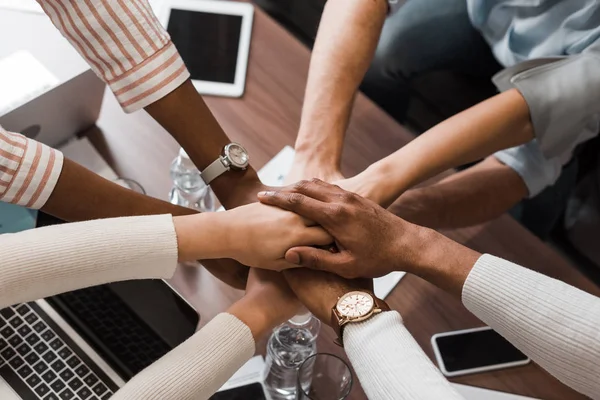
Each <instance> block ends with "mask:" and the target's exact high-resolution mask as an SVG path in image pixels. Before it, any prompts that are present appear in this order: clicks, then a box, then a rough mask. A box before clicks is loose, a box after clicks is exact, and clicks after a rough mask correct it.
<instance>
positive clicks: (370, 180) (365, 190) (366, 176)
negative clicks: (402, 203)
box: [332, 169, 391, 207]
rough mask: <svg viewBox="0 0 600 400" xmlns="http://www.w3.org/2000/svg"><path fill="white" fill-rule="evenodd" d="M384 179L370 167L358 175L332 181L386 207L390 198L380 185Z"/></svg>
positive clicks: (382, 185)
mask: <svg viewBox="0 0 600 400" xmlns="http://www.w3.org/2000/svg"><path fill="white" fill-rule="evenodd" d="M384 182H385V180H384V179H383V178H382V177H381V176H379V175H376V174H374V173H373V172H372V171H371V170H370V169H366V170H365V171H363V172H361V173H360V174H358V175H355V176H353V177H351V178H348V179H343V180H340V181H334V182H332V183H335V184H336V185H338V186H339V187H341V188H342V189H344V190H347V191H348V192H352V193H356V194H357V195H359V196H361V197H364V198H366V199H369V200H371V201H373V202H375V203H377V204H379V205H380V206H382V207H388V206H389V205H390V204H391V200H390V199H389V198H388V197H386V195H385V194H384V190H382V187H384V186H385V184H382V183H384Z"/></svg>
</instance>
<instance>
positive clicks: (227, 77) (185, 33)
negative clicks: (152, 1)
mask: <svg viewBox="0 0 600 400" xmlns="http://www.w3.org/2000/svg"><path fill="white" fill-rule="evenodd" d="M167 31H168V32H169V34H170V35H171V40H173V43H174V44H175V47H177V50H179V54H181V58H183V61H184V62H185V65H186V66H187V68H188V70H189V71H190V74H191V77H192V79H194V80H200V81H210V82H219V83H234V82H235V70H236V64H237V58H238V48H239V45H240V33H241V31H242V17H241V16H239V15H224V14H214V13H207V12H200V11H188V10H177V9H172V10H171V16H170V17H169V23H168V25H167Z"/></svg>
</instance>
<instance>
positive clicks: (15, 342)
mask: <svg viewBox="0 0 600 400" xmlns="http://www.w3.org/2000/svg"><path fill="white" fill-rule="evenodd" d="M0 376H2V378H4V379H5V380H6V382H8V384H9V385H11V386H12V387H13V389H15V391H16V392H17V393H18V394H19V395H20V396H21V397H23V399H24V400H29V399H36V400H37V399H43V400H74V399H78V400H79V399H80V400H106V399H108V398H110V397H111V396H112V395H113V392H112V391H111V390H110V389H109V388H108V387H107V385H106V384H105V383H104V382H102V380H101V379H100V378H99V377H98V375H97V374H95V373H94V372H93V371H91V369H90V368H89V367H88V366H87V365H86V364H85V363H84V362H83V361H82V359H81V358H80V357H79V356H78V355H77V354H75V352H74V351H73V349H72V348H71V347H70V346H68V345H67V344H65V342H64V341H63V340H62V339H61V338H60V337H58V335H57V332H56V331H55V330H54V329H53V328H52V327H50V326H49V325H48V324H47V323H46V321H44V320H43V319H42V317H41V316H40V314H39V313H38V312H36V310H34V309H33V308H32V306H31V305H29V304H25V303H24V304H17V305H16V306H13V307H8V308H4V309H2V310H0Z"/></svg>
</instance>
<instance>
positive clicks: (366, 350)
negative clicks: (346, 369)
mask: <svg viewBox="0 0 600 400" xmlns="http://www.w3.org/2000/svg"><path fill="white" fill-rule="evenodd" d="M344 347H345V349H346V354H348V358H349V359H350V362H351V363H352V365H353V366H354V369H355V371H356V374H357V375H358V378H359V379H360V383H361V385H362V387H363V389H364V390H365V393H366V394H367V397H368V398H369V399H371V400H388V399H397V400H402V399H453V400H457V399H462V397H461V396H460V395H459V394H458V393H456V391H455V390H454V389H453V388H452V387H451V386H450V383H449V382H448V381H447V380H446V378H444V377H443V376H442V374H441V373H440V371H439V370H438V369H437V368H436V367H435V366H434V365H433V363H432V362H431V361H430V360H429V358H428V357H427V355H426V354H425V353H424V352H423V350H422V349H421V347H420V346H419V344H418V343H417V342H416V341H415V339H414V338H413V337H412V335H411V334H410V332H408V330H407V329H406V327H405V326H404V324H403V322H402V318H401V317H400V315H399V314H398V313H397V312H395V311H391V312H386V313H383V314H381V315H378V316H376V317H374V318H372V319H370V320H368V321H366V322H363V323H360V324H349V325H348V326H347V328H346V329H345V330H344Z"/></svg>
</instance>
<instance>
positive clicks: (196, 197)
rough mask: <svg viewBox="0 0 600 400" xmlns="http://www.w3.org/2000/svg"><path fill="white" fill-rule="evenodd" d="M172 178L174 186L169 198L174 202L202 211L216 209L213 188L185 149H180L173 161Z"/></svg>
mask: <svg viewBox="0 0 600 400" xmlns="http://www.w3.org/2000/svg"><path fill="white" fill-rule="evenodd" d="M171 179H172V180H173V188H172V189H171V193H170V194H169V199H170V200H171V203H172V204H177V205H179V206H182V207H188V208H194V209H196V210H199V211H202V212H209V211H215V208H216V207H215V198H214V195H213V192H212V189H211V188H210V186H207V185H206V184H205V183H204V181H203V180H202V178H201V177H200V171H198V168H196V166H195V165H194V163H193V162H192V160H190V157H189V156H188V155H187V153H186V152H185V150H183V149H179V154H178V155H177V157H175V159H174V160H173V162H172V163H171Z"/></svg>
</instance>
